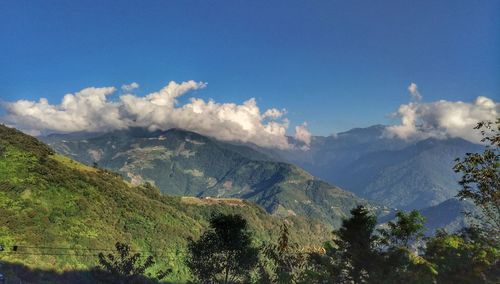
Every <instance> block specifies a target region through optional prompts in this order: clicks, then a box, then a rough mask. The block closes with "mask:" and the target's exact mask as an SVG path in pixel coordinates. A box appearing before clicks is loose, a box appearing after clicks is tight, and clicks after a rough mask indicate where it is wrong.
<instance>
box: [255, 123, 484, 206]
mask: <svg viewBox="0 0 500 284" xmlns="http://www.w3.org/2000/svg"><path fill="white" fill-rule="evenodd" d="M384 129H385V127H384V126H381V125H377V126H372V127H368V128H356V129H353V130H350V131H347V132H343V133H339V134H338V135H336V136H329V137H313V139H312V142H311V145H310V150H308V151H303V150H299V149H298V147H297V148H296V149H292V150H284V151H283V150H267V149H263V150H262V151H263V152H265V151H273V155H274V156H275V157H276V156H279V157H280V159H281V160H283V161H288V162H292V163H295V164H297V165H299V166H301V167H303V168H304V169H306V170H307V171H309V172H310V173H312V174H313V175H315V176H318V177H319V178H322V179H324V180H325V181H327V182H332V183H334V184H336V185H338V186H340V187H342V188H344V189H346V190H349V191H352V192H354V193H355V194H356V195H358V196H360V197H362V198H366V199H368V200H373V201H375V202H378V203H380V204H383V205H386V206H389V207H392V208H401V209H405V210H410V209H420V208H426V207H429V206H434V205H437V204H439V203H441V202H443V201H445V200H447V199H449V198H452V197H454V196H455V195H456V194H457V189H458V180H459V177H458V175H457V174H455V173H454V172H453V170H452V167H453V164H454V160H455V159H456V158H457V157H462V156H464V154H465V153H467V152H478V151H481V150H482V149H483V147H482V146H481V145H477V144H473V143H470V142H468V141H465V140H463V139H460V138H448V139H434V138H429V139H426V140H422V141H406V140H401V139H398V138H389V137H386V136H385V135H384ZM299 146H300V144H299Z"/></svg>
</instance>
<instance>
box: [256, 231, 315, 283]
mask: <svg viewBox="0 0 500 284" xmlns="http://www.w3.org/2000/svg"><path fill="white" fill-rule="evenodd" d="M262 251H263V253H264V256H265V257H266V258H267V259H268V260H269V261H270V262H271V269H272V275H271V276H270V280H271V281H272V282H273V283H297V281H298V280H299V278H300V275H301V273H302V270H303V269H304V266H305V264H306V260H307V258H306V255H305V253H302V252H300V251H299V246H298V245H297V244H296V243H290V240H289V232H288V225H287V224H286V223H283V225H282V226H281V233H280V237H279V238H278V243H277V244H269V245H266V246H264V247H263V249H262Z"/></svg>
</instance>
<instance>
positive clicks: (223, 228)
mask: <svg viewBox="0 0 500 284" xmlns="http://www.w3.org/2000/svg"><path fill="white" fill-rule="evenodd" d="M258 255H259V250H258V249H257V248H256V247H254V246H253V244H252V237H251V233H250V232H249V231H248V225H247V221H246V220H245V219H243V218H242V217H241V216H240V215H218V216H214V217H213V218H212V219H211V220H210V230H208V231H206V232H205V233H203V235H202V236H201V237H200V238H199V239H198V240H196V241H194V240H190V241H189V244H188V256H187V258H186V264H187V266H188V267H189V269H190V270H191V271H192V272H193V274H194V275H196V278H197V279H198V281H200V282H201V283H207V284H209V283H224V284H227V283H236V282H249V281H250V272H251V271H252V270H253V269H254V267H255V266H256V265H257V261H258Z"/></svg>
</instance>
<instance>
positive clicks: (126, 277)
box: [97, 242, 171, 283]
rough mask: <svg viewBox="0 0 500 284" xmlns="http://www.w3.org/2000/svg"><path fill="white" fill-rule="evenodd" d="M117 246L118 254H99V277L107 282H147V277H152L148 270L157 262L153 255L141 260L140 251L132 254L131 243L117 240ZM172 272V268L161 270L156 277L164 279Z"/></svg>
mask: <svg viewBox="0 0 500 284" xmlns="http://www.w3.org/2000/svg"><path fill="white" fill-rule="evenodd" d="M115 248H116V251H117V253H116V254H112V253H109V254H108V255H104V253H99V254H98V258H99V266H98V267H97V271H98V272H97V274H98V277H99V278H101V279H102V280H104V281H105V282H107V283H145V282H146V279H147V278H146V277H151V275H146V270H148V269H149V268H151V267H152V266H153V265H154V264H155V262H154V260H153V257H152V256H148V257H146V259H145V260H144V261H141V254H140V253H135V254H132V255H131V250H130V246H129V245H127V244H124V243H120V242H117V243H116V244H115ZM170 272H171V270H170V269H169V270H166V271H160V272H158V273H157V275H156V279H158V280H160V279H163V278H165V277H166V276H167V275H168V274H170Z"/></svg>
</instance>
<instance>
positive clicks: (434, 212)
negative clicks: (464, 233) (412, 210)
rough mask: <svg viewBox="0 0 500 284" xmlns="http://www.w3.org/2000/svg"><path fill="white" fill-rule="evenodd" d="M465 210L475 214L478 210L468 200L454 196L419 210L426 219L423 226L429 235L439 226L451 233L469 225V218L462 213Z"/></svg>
mask: <svg viewBox="0 0 500 284" xmlns="http://www.w3.org/2000/svg"><path fill="white" fill-rule="evenodd" d="M465 212H472V213H476V214H477V213H478V212H479V211H478V209H477V208H476V206H475V205H474V204H473V203H471V202H470V201H461V200H458V199H456V198H450V199H448V200H446V201H444V202H441V203H439V204H438V205H435V206H431V207H427V208H424V209H421V210H420V213H422V215H423V216H424V217H425V218H426V220H427V222H426V224H425V226H426V229H427V234H429V235H430V234H432V233H434V232H435V231H436V230H437V229H440V228H441V229H445V230H446V231H447V232H449V233H453V232H456V231H458V230H460V229H462V228H464V227H467V226H469V225H471V223H470V220H469V219H468V218H467V217H465V215H464V213H465Z"/></svg>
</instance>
